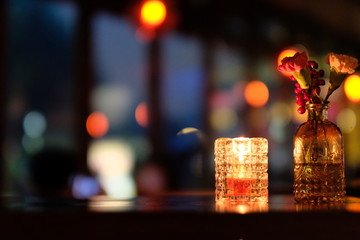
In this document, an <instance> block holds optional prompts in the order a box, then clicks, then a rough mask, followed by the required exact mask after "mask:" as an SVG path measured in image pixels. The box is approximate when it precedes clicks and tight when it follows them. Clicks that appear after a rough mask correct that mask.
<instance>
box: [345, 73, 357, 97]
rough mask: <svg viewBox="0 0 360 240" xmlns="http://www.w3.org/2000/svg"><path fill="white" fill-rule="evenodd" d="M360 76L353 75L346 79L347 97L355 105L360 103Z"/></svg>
mask: <svg viewBox="0 0 360 240" xmlns="http://www.w3.org/2000/svg"><path fill="white" fill-rule="evenodd" d="M359 89H360V76H359V75H357V74H353V75H350V76H348V77H347V78H346V79H345V83H344V91H345V95H346V97H347V98H348V99H349V100H350V101H351V102H355V103H359V102H360V91H359Z"/></svg>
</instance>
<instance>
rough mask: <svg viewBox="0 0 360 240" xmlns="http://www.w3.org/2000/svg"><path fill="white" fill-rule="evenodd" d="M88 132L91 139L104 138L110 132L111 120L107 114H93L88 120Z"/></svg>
mask: <svg viewBox="0 0 360 240" xmlns="http://www.w3.org/2000/svg"><path fill="white" fill-rule="evenodd" d="M86 130H87V132H88V133H89V135H90V136H91V137H94V138H99V137H102V136H104V135H105V134H106V133H107V132H108V130H109V120H108V118H107V117H106V115H105V114H103V113H101V112H93V113H91V114H90V115H89V117H88V118H87V120H86Z"/></svg>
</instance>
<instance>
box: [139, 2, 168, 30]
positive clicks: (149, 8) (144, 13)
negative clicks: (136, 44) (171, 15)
mask: <svg viewBox="0 0 360 240" xmlns="http://www.w3.org/2000/svg"><path fill="white" fill-rule="evenodd" d="M165 18H166V6H165V4H164V3H163V2H162V1H159V0H151V1H146V2H144V4H143V5H142V7H141V22H142V23H143V24H145V25H147V26H150V27H157V26H159V25H161V24H162V23H163V22H164V21H165Z"/></svg>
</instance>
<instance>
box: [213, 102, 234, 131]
mask: <svg viewBox="0 0 360 240" xmlns="http://www.w3.org/2000/svg"><path fill="white" fill-rule="evenodd" d="M237 122H238V117H237V115H236V112H235V111H234V110H232V109H230V108H218V109H214V110H213V111H212V112H211V115H210V123H211V126H212V127H213V128H214V130H216V131H219V132H223V131H227V130H229V129H232V128H234V127H235V126H236V124H237Z"/></svg>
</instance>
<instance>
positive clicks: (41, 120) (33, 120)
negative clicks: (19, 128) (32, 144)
mask: <svg viewBox="0 0 360 240" xmlns="http://www.w3.org/2000/svg"><path fill="white" fill-rule="evenodd" d="M23 127H24V131H25V134H26V135H27V136H29V137H31V138H37V137H40V136H42V135H43V134H44V132H45V129H46V119H45V117H44V115H43V114H42V113H40V112H37V111H31V112H29V113H28V114H26V116H25V118H24V121H23Z"/></svg>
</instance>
